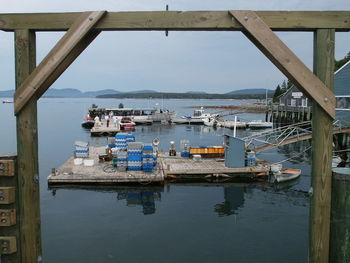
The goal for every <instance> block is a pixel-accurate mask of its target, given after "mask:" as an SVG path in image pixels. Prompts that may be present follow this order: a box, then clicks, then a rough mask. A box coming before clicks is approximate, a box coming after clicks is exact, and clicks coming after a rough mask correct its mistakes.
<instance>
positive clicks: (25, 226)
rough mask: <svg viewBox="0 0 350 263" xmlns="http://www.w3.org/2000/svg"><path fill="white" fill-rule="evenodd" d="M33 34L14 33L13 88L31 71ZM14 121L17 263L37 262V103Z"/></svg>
mask: <svg viewBox="0 0 350 263" xmlns="http://www.w3.org/2000/svg"><path fill="white" fill-rule="evenodd" d="M35 51H36V50H35V32H33V31H29V30H16V32H15V63H16V88H17V89H18V88H19V87H20V85H21V84H22V83H23V82H24V80H25V79H26V78H27V77H28V76H29V74H30V73H31V72H32V71H33V70H34V68H35V58H36V54H35V53H36V52H35ZM16 120H17V154H18V158H17V173H18V202H19V209H18V210H17V214H18V216H19V218H20V220H18V227H19V231H20V238H19V245H18V253H19V255H20V257H21V260H20V261H18V262H33V263H34V262H37V261H38V259H39V258H40V257H41V227H40V196H39V164H38V125H37V103H36V99H35V98H32V99H30V100H29V101H28V103H27V104H26V106H25V107H24V108H23V109H22V111H21V113H20V114H19V115H18V116H17V117H16Z"/></svg>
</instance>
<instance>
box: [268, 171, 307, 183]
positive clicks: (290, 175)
mask: <svg viewBox="0 0 350 263" xmlns="http://www.w3.org/2000/svg"><path fill="white" fill-rule="evenodd" d="M300 174H301V169H291V168H286V169H282V170H280V171H277V172H273V175H274V176H275V180H276V182H278V183H282V182H286V181H291V180H295V179H297V178H298V177H299V176H300Z"/></svg>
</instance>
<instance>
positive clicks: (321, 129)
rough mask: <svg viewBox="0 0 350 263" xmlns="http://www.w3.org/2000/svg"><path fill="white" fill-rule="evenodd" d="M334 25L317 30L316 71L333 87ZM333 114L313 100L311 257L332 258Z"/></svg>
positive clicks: (312, 261)
mask: <svg viewBox="0 0 350 263" xmlns="http://www.w3.org/2000/svg"><path fill="white" fill-rule="evenodd" d="M334 39H335V32H334V30H333V29H319V30H317V31H316V32H315V34H314V72H315V74H316V75H317V76H318V77H319V78H320V79H321V80H322V81H323V82H324V83H325V85H326V86H327V87H328V88H329V90H330V91H333V82H334V81H333V79H334ZM332 122H333V120H332V118H331V117H330V116H329V115H328V114H327V113H325V112H324V110H323V109H322V108H321V107H320V106H319V105H318V104H317V103H313V104H312V167H311V187H312V188H311V189H312V192H313V194H312V196H311V198H310V216H309V222H310V223H309V261H308V262H310V263H316V262H317V263H322V262H329V237H330V215H331V183H332V142H333V135H332V134H333V132H332V129H333V125H332Z"/></svg>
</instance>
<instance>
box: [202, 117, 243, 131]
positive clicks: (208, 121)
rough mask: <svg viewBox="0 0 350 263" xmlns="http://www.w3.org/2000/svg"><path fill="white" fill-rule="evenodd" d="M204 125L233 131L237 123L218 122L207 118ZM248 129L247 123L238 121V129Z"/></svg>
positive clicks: (228, 121) (229, 121)
mask: <svg viewBox="0 0 350 263" xmlns="http://www.w3.org/2000/svg"><path fill="white" fill-rule="evenodd" d="M203 123H204V125H206V126H209V127H224V128H228V129H233V128H234V127H235V121H231V120H217V119H215V118H205V119H203ZM246 127H247V123H246V122H241V121H236V128H237V129H245V128H246Z"/></svg>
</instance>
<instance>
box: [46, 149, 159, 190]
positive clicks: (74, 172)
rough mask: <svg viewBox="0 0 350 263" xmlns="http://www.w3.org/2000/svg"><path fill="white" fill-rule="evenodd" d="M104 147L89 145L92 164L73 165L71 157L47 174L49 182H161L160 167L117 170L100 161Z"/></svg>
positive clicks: (109, 164) (109, 163)
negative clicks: (146, 170)
mask: <svg viewBox="0 0 350 263" xmlns="http://www.w3.org/2000/svg"><path fill="white" fill-rule="evenodd" d="M105 149H106V148H105V147H103V146H102V147H93V146H90V148H89V151H90V156H89V159H91V160H93V161H94V165H93V166H85V165H83V164H82V165H75V164H74V158H73V157H71V158H69V159H68V161H67V162H66V163H64V164H63V165H62V166H61V167H59V168H58V169H53V171H52V173H51V175H49V177H48V178H47V179H48V182H49V184H121V183H162V182H164V175H163V171H162V170H161V169H155V170H154V172H153V173H144V172H143V171H125V172H121V171H117V170H116V169H115V168H114V167H113V166H112V164H111V162H100V161H99V155H100V154H104V153H105Z"/></svg>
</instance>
